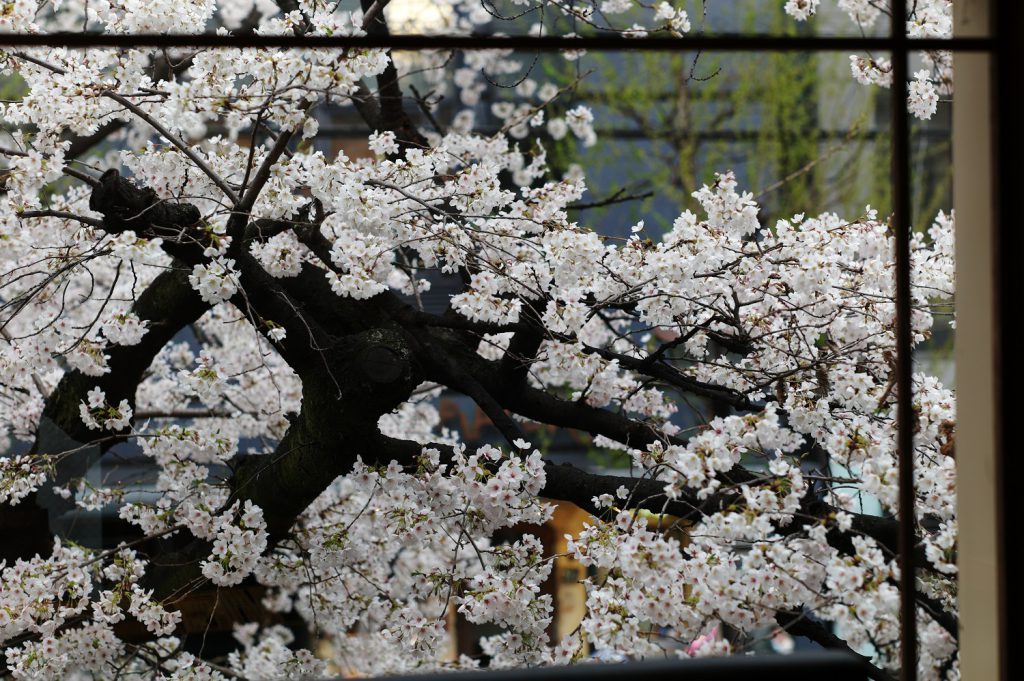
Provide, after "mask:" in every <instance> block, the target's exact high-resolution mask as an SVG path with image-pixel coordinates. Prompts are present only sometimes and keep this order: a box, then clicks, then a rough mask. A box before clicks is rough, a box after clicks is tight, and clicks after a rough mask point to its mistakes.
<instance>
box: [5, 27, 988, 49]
mask: <svg viewBox="0 0 1024 681" xmlns="http://www.w3.org/2000/svg"><path fill="white" fill-rule="evenodd" d="M0 47H68V48H89V47H122V48H139V47H153V48H174V47H182V48H235V49H239V48H306V49H326V48H334V49H345V48H347V49H381V48H384V49H386V48H390V49H393V50H502V49H515V50H534V51H538V52H550V51H557V50H581V49H586V50H622V51H643V52H651V51H675V52H678V51H686V52H689V51H698V50H700V51H709V52H713V51H723V52H779V51H805V52H822V51H844V50H882V51H887V52H893V53H895V52H897V51H899V50H902V49H906V50H910V51H920V50H953V51H967V52H989V51H992V50H993V49H994V48H995V41H994V40H993V39H991V38H949V39H939V38H904V39H902V40H899V39H894V38H893V37H891V36H889V37H873V38H868V37H855V36H769V35H735V34H716V35H696V36H692V37H681V38H671V37H660V36H655V37H648V38H623V37H621V36H618V35H614V36H584V37H578V38H570V37H566V36H493V35H464V36H457V35H382V36H375V35H361V36H342V35H337V36H323V35H317V36H296V35H255V34H246V35H218V34H216V33H209V34H204V33H197V34H162V33H138V34H124V33H95V32H80V33H70V32H66V33H0Z"/></svg>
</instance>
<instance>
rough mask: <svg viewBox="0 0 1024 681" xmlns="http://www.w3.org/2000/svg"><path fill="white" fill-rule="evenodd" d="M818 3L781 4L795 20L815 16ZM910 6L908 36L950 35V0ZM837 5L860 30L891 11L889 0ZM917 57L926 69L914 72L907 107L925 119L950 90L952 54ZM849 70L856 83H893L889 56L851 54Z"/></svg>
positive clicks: (839, 0)
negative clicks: (886, 57)
mask: <svg viewBox="0 0 1024 681" xmlns="http://www.w3.org/2000/svg"><path fill="white" fill-rule="evenodd" d="M820 4H821V0H786V4H785V6H784V7H785V10H786V13H787V14H789V15H790V16H792V17H793V18H794V19H796V20H797V21H806V20H808V19H810V18H811V17H813V16H814V15H815V13H816V12H817V11H818V9H819V5H820ZM911 5H912V6H911V8H910V10H909V16H908V17H907V18H906V23H905V25H906V34H907V36H908V37H910V38H940V39H942V38H951V37H953V0H921V1H920V2H914V3H911ZM836 7H837V8H838V9H839V10H840V11H842V12H844V13H845V14H847V15H848V16H849V18H850V21H852V22H853V23H854V25H856V26H857V29H858V31H862V32H869V31H871V30H872V29H873V28H874V27H875V26H876V24H877V23H878V19H879V17H880V16H881V15H882V14H883V12H884V13H885V14H890V11H889V7H888V3H878V2H873V1H872V0H836ZM920 58H921V60H922V62H923V65H924V67H925V68H923V69H920V70H918V71H916V72H914V79H913V80H912V81H911V82H910V84H909V93H908V95H907V108H908V110H909V111H910V113H911V114H913V115H914V116H915V117H916V118H919V119H921V120H928V119H930V118H931V117H932V116H934V115H935V111H936V108H937V104H938V102H939V97H940V96H943V95H945V96H948V95H950V94H952V92H953V53H952V52H951V51H949V50H929V51H926V52H922V53H921V55H920ZM850 69H851V71H852V72H853V77H854V78H855V79H856V80H857V82H859V83H862V84H864V85H881V86H882V87H891V86H892V63H891V62H890V61H889V60H888V59H884V58H868V57H863V56H860V55H852V56H851V57H850Z"/></svg>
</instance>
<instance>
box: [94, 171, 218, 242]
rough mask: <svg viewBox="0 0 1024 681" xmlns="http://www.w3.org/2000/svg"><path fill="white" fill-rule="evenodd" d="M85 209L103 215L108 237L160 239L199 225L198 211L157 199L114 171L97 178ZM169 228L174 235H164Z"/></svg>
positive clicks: (155, 195) (180, 204) (173, 202)
mask: <svg viewBox="0 0 1024 681" xmlns="http://www.w3.org/2000/svg"><path fill="white" fill-rule="evenodd" d="M89 208H91V209H92V210H94V211H96V212H98V213H101V214H102V215H103V224H104V227H106V229H107V231H109V232H112V233H119V232H124V231H127V230H132V231H134V232H137V233H139V234H140V235H146V236H151V237H155V236H161V234H160V232H163V235H167V234H169V233H179V232H181V230H182V229H183V228H185V227H191V226H193V225H195V224H196V223H198V222H199V219H200V217H201V215H200V213H199V209H198V208H196V207H195V206H193V205H192V204H190V203H178V202H175V201H170V200H168V199H161V198H160V197H159V196H157V194H156V192H155V191H153V190H152V189H149V188H144V187H137V186H136V185H135V183H134V182H132V181H131V180H129V179H127V178H125V177H121V173H120V172H118V171H117V170H116V169H111V170H108V171H107V172H105V173H103V176H102V177H100V181H99V184H98V185H97V186H96V187H95V188H94V189H93V190H92V195H91V196H90V197H89ZM160 227H163V228H171V229H173V230H174V231H173V232H168V230H167V229H164V230H160V229H159V228H160Z"/></svg>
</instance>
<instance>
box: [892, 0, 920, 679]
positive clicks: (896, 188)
mask: <svg viewBox="0 0 1024 681" xmlns="http://www.w3.org/2000/svg"><path fill="white" fill-rule="evenodd" d="M906 17H907V3H906V0H893V2H892V22H891V31H892V34H891V38H892V55H891V59H892V90H891V95H892V198H893V206H892V230H893V234H894V238H893V240H894V241H895V247H896V457H897V460H898V461H899V510H900V522H899V547H900V555H899V566H900V678H901V679H902V680H903V681H913V679H915V678H916V677H917V599H916V597H915V591H916V581H915V580H916V578H915V574H914V544H915V539H916V532H915V525H916V523H915V516H914V418H915V417H914V411H913V397H914V396H913V381H912V377H913V351H912V344H911V341H912V338H911V325H910V317H911V305H910V140H909V136H910V124H909V121H908V120H907V78H908V75H909V74H908V72H909V64H908V61H909V58H910V56H909V54H908V45H907V28H906Z"/></svg>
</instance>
